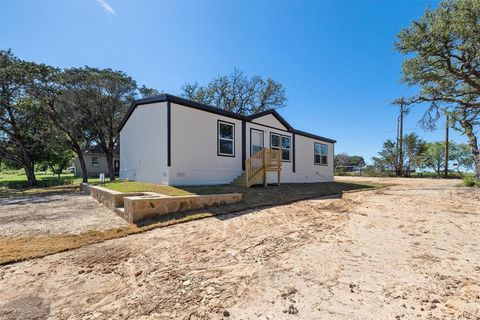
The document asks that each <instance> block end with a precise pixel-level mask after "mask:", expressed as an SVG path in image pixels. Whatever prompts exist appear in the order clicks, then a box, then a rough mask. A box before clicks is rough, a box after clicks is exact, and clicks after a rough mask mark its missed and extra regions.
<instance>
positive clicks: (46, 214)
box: [0, 193, 127, 237]
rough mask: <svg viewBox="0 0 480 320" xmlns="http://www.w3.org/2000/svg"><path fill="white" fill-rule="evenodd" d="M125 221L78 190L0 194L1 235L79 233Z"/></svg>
mask: <svg viewBox="0 0 480 320" xmlns="http://www.w3.org/2000/svg"><path fill="white" fill-rule="evenodd" d="M125 225H127V223H126V222H125V220H123V219H122V218H120V217H119V216H117V215H116V214H115V213H113V212H112V211H110V210H109V209H107V208H105V207H104V206H102V205H101V204H99V203H98V202H97V201H95V200H94V199H93V198H92V197H88V196H85V195H82V194H79V193H63V194H50V195H29V196H21V197H13V198H0V237H2V236H37V235H45V234H59V233H75V234H77V233H81V232H85V231H89V230H102V229H109V228H114V227H121V226H125Z"/></svg>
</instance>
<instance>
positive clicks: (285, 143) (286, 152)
mask: <svg viewBox="0 0 480 320" xmlns="http://www.w3.org/2000/svg"><path fill="white" fill-rule="evenodd" d="M270 148H271V149H273V150H280V152H281V154H282V161H290V154H291V153H290V150H291V149H292V138H291V137H289V136H283V135H280V134H277V133H272V132H270Z"/></svg>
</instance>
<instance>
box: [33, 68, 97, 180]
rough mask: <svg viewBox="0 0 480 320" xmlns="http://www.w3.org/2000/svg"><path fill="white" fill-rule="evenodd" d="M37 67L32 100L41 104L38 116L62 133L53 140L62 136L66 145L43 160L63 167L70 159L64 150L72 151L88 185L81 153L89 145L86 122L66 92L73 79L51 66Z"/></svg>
mask: <svg viewBox="0 0 480 320" xmlns="http://www.w3.org/2000/svg"><path fill="white" fill-rule="evenodd" d="M38 67H39V69H40V71H41V72H39V77H38V79H37V80H36V81H35V82H34V93H35V97H36V98H37V99H38V100H39V101H41V103H42V105H43V109H44V110H42V112H44V113H45V114H46V115H47V116H48V119H49V120H50V123H51V124H52V126H54V127H55V129H56V130H57V131H60V132H62V133H63V135H60V134H59V135H57V136H62V137H64V138H65V139H66V141H68V143H62V144H61V145H62V146H63V149H62V150H60V149H58V148H57V147H55V148H51V150H55V151H53V154H54V155H55V156H53V155H52V154H47V158H48V159H50V160H49V161H52V159H56V160H57V161H60V162H62V163H63V162H64V161H66V160H65V159H67V158H68V157H70V156H71V152H69V150H68V149H70V150H72V151H73V152H74V153H75V154H76V155H77V157H78V159H79V162H80V166H81V168H82V178H83V182H85V183H86V182H88V172H87V166H86V165H85V160H84V158H83V150H84V149H85V148H86V147H87V145H88V143H89V141H88V138H86V135H85V133H86V132H87V130H86V128H87V123H88V120H87V119H86V117H85V115H84V114H83V113H82V112H81V110H80V109H79V108H78V107H77V105H76V104H75V103H72V101H73V100H74V99H73V98H74V96H75V95H74V93H73V92H72V91H71V90H69V88H70V85H71V83H72V81H75V77H70V76H68V75H67V74H66V73H65V72H63V71H62V70H60V69H57V68H54V67H51V66H47V65H43V64H42V65H38ZM52 157H53V158H52Z"/></svg>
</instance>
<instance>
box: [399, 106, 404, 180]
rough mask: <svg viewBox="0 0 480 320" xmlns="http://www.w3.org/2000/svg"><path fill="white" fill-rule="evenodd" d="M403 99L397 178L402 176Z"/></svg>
mask: <svg viewBox="0 0 480 320" xmlns="http://www.w3.org/2000/svg"><path fill="white" fill-rule="evenodd" d="M403 103H404V101H403V98H402V99H400V129H399V131H400V133H399V136H400V141H399V143H398V147H399V149H400V150H399V153H398V154H399V157H400V158H399V159H398V160H399V161H398V166H399V169H400V170H399V176H403Z"/></svg>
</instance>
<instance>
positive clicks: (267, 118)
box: [252, 114, 287, 130]
mask: <svg viewBox="0 0 480 320" xmlns="http://www.w3.org/2000/svg"><path fill="white" fill-rule="evenodd" d="M252 122H255V123H259V124H263V125H266V126H269V127H274V128H278V129H281V130H287V128H285V126H284V125H283V124H282V123H281V122H280V121H278V119H277V118H275V117H274V116H273V115H271V114H267V115H264V116H262V117H258V118H255V119H253V121H252Z"/></svg>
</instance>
